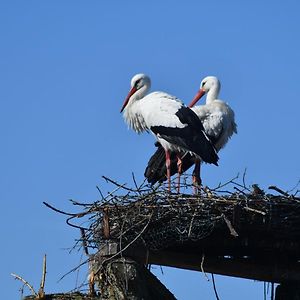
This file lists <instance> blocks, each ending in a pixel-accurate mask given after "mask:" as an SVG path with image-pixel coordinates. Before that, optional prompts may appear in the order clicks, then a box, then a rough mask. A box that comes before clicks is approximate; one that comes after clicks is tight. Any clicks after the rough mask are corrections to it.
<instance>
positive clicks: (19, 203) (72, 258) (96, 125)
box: [0, 0, 300, 300]
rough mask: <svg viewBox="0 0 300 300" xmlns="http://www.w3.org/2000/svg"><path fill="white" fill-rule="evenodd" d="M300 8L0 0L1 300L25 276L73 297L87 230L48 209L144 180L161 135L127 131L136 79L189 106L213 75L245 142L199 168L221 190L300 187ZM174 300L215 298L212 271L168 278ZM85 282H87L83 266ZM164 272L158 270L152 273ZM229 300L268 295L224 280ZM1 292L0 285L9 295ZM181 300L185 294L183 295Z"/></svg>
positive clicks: (237, 140)
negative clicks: (112, 183)
mask: <svg viewBox="0 0 300 300" xmlns="http://www.w3.org/2000/svg"><path fill="white" fill-rule="evenodd" d="M299 11H300V4H299V1H296V0H295V1H290V0H286V1H284V2H282V1H276V0H275V1H258V0H252V1H238V0H236V1H155V0H154V1H92V0H90V1H74V0H72V1H46V0H44V1H31V0H26V1H14V0H10V1H1V2H0V37H1V47H0V82H1V85H0V101H1V106H0V133H1V135H0V136H1V147H0V154H1V155H0V166H1V168H0V187H1V188H0V197H1V211H2V214H1V218H0V220H1V221H0V222H1V238H2V242H1V256H0V260H1V271H0V282H1V286H2V291H1V295H2V298H3V299H11V300H16V299H19V292H18V288H19V287H20V286H21V284H20V283H19V282H17V281H14V280H13V278H12V277H11V276H10V273H11V272H16V273H18V274H20V275H22V276H23V277H24V278H26V279H27V280H28V281H29V282H30V283H32V284H33V285H35V286H36V287H37V286H38V284H39V280H40V273H41V265H42V257H43V254H44V253H47V255H48V276H47V282H46V291H47V292H54V291H63V290H69V289H72V288H74V287H75V285H76V276H75V275H71V276H69V277H67V278H66V279H65V280H63V281H61V282H59V283H57V281H58V279H59V278H60V277H61V276H62V275H63V274H64V273H65V272H67V271H68V270H70V269H71V268H72V267H74V266H76V265H77V264H78V263H79V262H80V253H76V252H72V253H71V254H69V252H68V250H67V248H69V247H72V246H73V244H74V239H75V238H77V237H78V232H77V231H76V230H73V229H72V228H70V227H67V226H66V225H65V223H64V218H63V217H62V216H60V215H57V214H55V213H53V212H52V211H50V210H48V209H46V208H45V207H44V206H43V205H42V201H48V202H50V203H52V204H53V205H55V206H56V207H59V208H61V209H66V210H71V209H72V207H71V206H70V204H69V202H68V199H70V198H73V199H76V200H79V201H82V202H91V201H94V200H96V199H98V198H99V195H98V192H97V190H96V188H95V186H96V185H99V186H100V187H101V188H102V189H103V191H104V192H107V191H108V190H109V189H110V187H108V186H106V185H105V184H104V183H103V181H102V180H101V176H102V175H106V176H108V177H111V178H113V179H115V180H118V181H120V182H128V183H130V184H131V172H134V173H135V174H136V177H137V180H138V181H141V180H142V178H143V172H144V167H145V165H146V162H147V160H148V158H149V156H150V155H151V154H152V152H153V149H154V148H153V142H154V140H153V137H152V136H151V135H148V134H144V135H141V136H138V135H137V134H136V133H134V132H133V131H131V130H128V129H127V126H126V125H125V123H124V121H123V118H122V116H121V114H120V112H119V111H120V107H121V105H122V102H123V100H124V98H125V96H126V94H127V92H128V90H129V83H130V79H131V77H132V76H133V75H134V74H136V73H139V72H144V73H147V74H148V75H150V77H151V78H152V89H153V90H163V91H166V92H169V93H171V94H173V95H176V96H178V97H180V98H181V99H182V100H184V101H185V102H188V101H190V100H191V98H192V97H193V96H194V94H195V93H196V91H197V89H198V87H199V84H200V81H201V79H202V78H203V77H204V76H207V75H215V76H218V77H219V78H220V80H221V82H222V90H221V95H220V98H221V99H224V100H226V101H227V102H229V103H230V105H231V106H232V108H233V109H234V110H235V112H236V119H237V123H238V130H239V134H238V135H236V136H234V137H233V139H232V140H231V142H230V143H229V144H228V145H227V147H226V148H225V149H224V151H222V152H221V153H220V157H221V160H220V166H219V167H218V168H216V167H213V166H205V167H204V168H203V180H204V183H205V184H207V185H209V186H215V185H216V184H217V183H219V182H220V181H221V182H224V181H226V180H227V179H230V178H231V177H233V176H235V175H236V174H237V173H238V172H243V170H244V169H245V168H247V170H248V171H247V182H248V184H252V183H259V184H260V185H261V186H262V187H263V188H267V187H268V186H269V185H271V184H276V185H277V186H279V187H281V188H282V189H284V190H287V189H290V188H292V187H293V186H294V185H295V184H296V183H297V181H298V180H299V175H300V174H299V173H300V172H299V148H300V142H299V111H300V104H299V98H298V97H299V96H298V88H299V78H300V54H299V53H300V39H299V28H300V19H299ZM164 270H165V272H164V275H163V276H161V275H160V277H161V278H162V280H163V282H165V283H167V286H168V287H169V289H170V290H171V291H173V292H174V293H175V295H176V296H177V297H178V299H183V300H185V299H192V300H193V299H200V297H202V298H203V299H214V296H213V290H212V286H211V282H207V281H206V279H205V277H204V276H203V274H201V273H196V272H187V271H179V270H172V269H166V268H164ZM82 273H83V274H82V276H85V275H86V274H85V273H84V270H83V271H82ZM156 273H157V274H159V273H160V272H159V268H157V271H156ZM216 284H217V286H218V290H219V295H220V297H221V299H222V300H235V299H241V298H243V300H250V299H251V300H253V299H262V295H263V288H262V287H263V285H262V283H259V282H254V281H251V280H239V279H233V278H228V277H217V278H216ZM3 287H4V288H3ZM184 295H186V296H185V297H184Z"/></svg>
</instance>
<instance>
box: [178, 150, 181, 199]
mask: <svg viewBox="0 0 300 300" xmlns="http://www.w3.org/2000/svg"><path fill="white" fill-rule="evenodd" d="M177 172H178V178H177V192H178V193H179V192H180V175H181V173H182V159H181V156H180V154H177Z"/></svg>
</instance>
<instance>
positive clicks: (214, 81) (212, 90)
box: [145, 76, 237, 184]
mask: <svg viewBox="0 0 300 300" xmlns="http://www.w3.org/2000/svg"><path fill="white" fill-rule="evenodd" d="M220 88H221V84H220V81H219V80H218V78H216V77H214V76H208V77H205V78H204V79H203V80H202V81H201V84H200V90H199V91H198V93H197V94H196V96H195V97H194V99H193V100H192V101H191V103H190V104H189V107H191V109H192V110H193V111H194V112H195V113H196V114H197V116H198V118H199V119H200V120H201V122H202V124H203V127H204V129H205V132H206V134H207V136H208V137H209V138H210V140H211V141H212V143H213V144H214V146H215V148H216V150H217V151H219V150H220V149H222V148H223V147H224V146H225V145H226V143H227V142H228V140H229V139H230V137H231V136H232V135H233V134H234V133H237V126H236V123H235V117H234V112H233V110H232V109H231V108H230V106H229V105H228V104H227V103H225V102H224V101H222V100H219V99H217V98H218V96H219V92H220ZM205 94H206V95H207V96H206V104H205V105H198V106H194V105H195V104H196V103H197V101H198V100H199V99H200V98H201V97H202V96H203V95H205ZM159 152H160V149H158V150H157V152H156V153H155V154H154V155H153V156H152V157H151V158H150V160H149V163H148V166H147V168H146V171H145V176H146V177H147V178H148V181H149V182H151V183H155V182H156V181H162V180H164V177H165V170H164V162H163V161H162V162H160V160H161V159H162V158H161V154H160V153H159ZM194 160H195V159H194V158H192V157H191V156H190V155H186V156H185V157H183V161H182V167H183V171H185V170H187V169H188V168H190V167H191V165H192V164H193V162H194ZM175 168H176V164H175V163H174V162H172V165H171V170H172V171H171V173H172V175H173V174H174V173H175V172H174V170H175ZM193 175H194V176H193V177H194V178H193V180H194V182H195V183H198V184H199V183H200V182H201V180H200V164H197V163H196V165H195V170H194V172H193Z"/></svg>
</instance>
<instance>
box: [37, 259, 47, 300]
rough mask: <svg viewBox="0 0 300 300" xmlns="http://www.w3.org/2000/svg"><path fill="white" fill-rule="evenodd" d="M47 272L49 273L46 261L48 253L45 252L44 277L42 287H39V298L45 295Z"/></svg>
mask: <svg viewBox="0 0 300 300" xmlns="http://www.w3.org/2000/svg"><path fill="white" fill-rule="evenodd" d="M46 273H47V263H46V254H45V255H44V259H43V273H42V279H41V284H40V289H39V292H38V297H39V299H44V297H45V281H46Z"/></svg>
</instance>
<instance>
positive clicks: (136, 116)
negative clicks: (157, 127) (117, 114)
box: [123, 85, 150, 133]
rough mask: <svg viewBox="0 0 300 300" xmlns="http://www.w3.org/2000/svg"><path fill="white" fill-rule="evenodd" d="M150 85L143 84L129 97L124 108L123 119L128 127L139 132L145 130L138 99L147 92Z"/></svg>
mask: <svg viewBox="0 0 300 300" xmlns="http://www.w3.org/2000/svg"><path fill="white" fill-rule="evenodd" d="M149 88H150V86H148V85H143V86H142V87H141V88H139V89H138V90H137V91H136V92H135V93H134V94H133V95H132V96H131V97H130V99H129V102H128V104H127V106H126V108H125V109H124V114H123V115H124V119H125V121H126V123H127V124H128V126H129V127H131V128H132V129H133V130H134V131H136V132H138V133H140V132H143V131H144V130H147V127H146V124H145V121H144V118H143V114H142V111H141V108H140V106H139V100H141V99H143V98H144V97H145V96H146V94H147V93H148V90H149Z"/></svg>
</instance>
